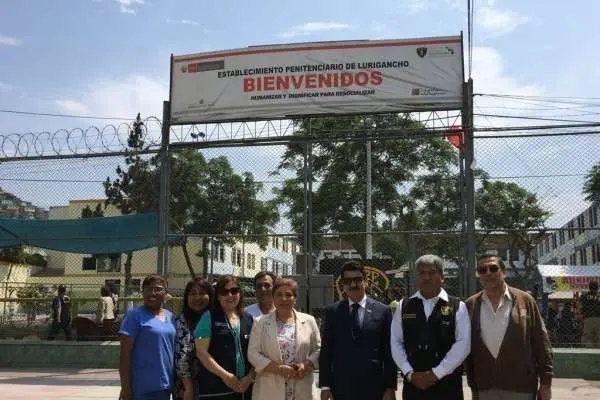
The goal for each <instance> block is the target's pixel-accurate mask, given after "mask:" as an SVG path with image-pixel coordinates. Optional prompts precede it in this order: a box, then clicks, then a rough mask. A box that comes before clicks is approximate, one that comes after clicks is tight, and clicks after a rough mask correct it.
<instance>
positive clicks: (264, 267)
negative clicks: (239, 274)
mask: <svg viewBox="0 0 600 400" xmlns="http://www.w3.org/2000/svg"><path fill="white" fill-rule="evenodd" d="M260 269H261V271H266V270H267V259H266V258H265V257H261V258H260Z"/></svg>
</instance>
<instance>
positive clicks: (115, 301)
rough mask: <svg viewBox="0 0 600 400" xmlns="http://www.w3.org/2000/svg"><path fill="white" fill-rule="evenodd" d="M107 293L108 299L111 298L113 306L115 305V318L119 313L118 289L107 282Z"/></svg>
mask: <svg viewBox="0 0 600 400" xmlns="http://www.w3.org/2000/svg"><path fill="white" fill-rule="evenodd" d="M106 287H107V289H108V291H109V292H110V297H111V298H112V301H113V304H114V305H115V318H116V317H117V315H119V313H120V311H121V310H120V307H119V289H117V287H116V286H115V284H114V283H113V282H109V283H107V284H106Z"/></svg>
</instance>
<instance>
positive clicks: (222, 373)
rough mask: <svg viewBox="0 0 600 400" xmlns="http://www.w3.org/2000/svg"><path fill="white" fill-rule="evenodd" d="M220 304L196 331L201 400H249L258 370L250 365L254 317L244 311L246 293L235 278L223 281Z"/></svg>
mask: <svg viewBox="0 0 600 400" xmlns="http://www.w3.org/2000/svg"><path fill="white" fill-rule="evenodd" d="M215 296H216V301H215V302H214V307H213V309H212V310H211V311H210V312H206V313H204V315H202V318H201V319H200V322H198V325H196V329H195V331H194V336H195V338H196V355H197V357H198V359H199V360H200V362H201V365H200V367H199V368H198V376H197V379H198V399H200V400H202V399H210V400H248V399H250V397H251V394H252V381H253V380H254V376H255V373H254V369H253V368H252V366H251V365H250V363H249V362H248V342H249V339H250V331H251V330H252V322H253V319H252V316H251V315H250V314H248V313H246V312H244V311H243V308H242V307H243V294H242V291H241V288H240V286H239V283H238V280H237V278H236V277H235V276H233V275H225V276H223V277H221V278H220V279H219V281H218V282H217V287H216V294H215Z"/></svg>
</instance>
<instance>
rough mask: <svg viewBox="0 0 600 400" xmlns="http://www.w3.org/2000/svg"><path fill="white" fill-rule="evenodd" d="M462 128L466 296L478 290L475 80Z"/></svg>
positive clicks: (467, 91)
mask: <svg viewBox="0 0 600 400" xmlns="http://www.w3.org/2000/svg"><path fill="white" fill-rule="evenodd" d="M462 126H463V132H464V153H465V156H464V159H465V181H464V184H465V190H464V193H465V197H464V200H465V223H466V232H465V242H466V243H465V271H464V272H465V289H466V291H467V293H466V295H472V294H474V293H475V292H476V290H477V280H476V277H475V267H476V262H477V261H476V254H475V174H474V172H475V171H474V169H475V164H474V161H475V151H474V150H475V149H474V138H473V79H471V78H469V80H468V81H467V82H466V83H465V84H464V85H463V109H462Z"/></svg>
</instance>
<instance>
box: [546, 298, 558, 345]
mask: <svg viewBox="0 0 600 400" xmlns="http://www.w3.org/2000/svg"><path fill="white" fill-rule="evenodd" d="M557 323H558V307H557V305H556V303H555V302H551V303H550V304H549V305H548V314H547V315H546V329H547V330H548V336H549V337H550V343H552V344H554V343H556V338H557V337H556V327H557Z"/></svg>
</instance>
